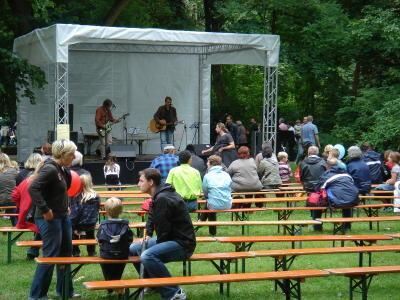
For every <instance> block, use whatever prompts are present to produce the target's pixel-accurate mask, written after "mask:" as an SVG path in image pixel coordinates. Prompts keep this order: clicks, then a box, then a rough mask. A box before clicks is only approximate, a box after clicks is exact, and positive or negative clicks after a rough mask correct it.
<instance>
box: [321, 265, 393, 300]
mask: <svg viewBox="0 0 400 300" xmlns="http://www.w3.org/2000/svg"><path fill="white" fill-rule="evenodd" d="M325 271H327V272H329V273H330V274H331V275H340V276H345V277H348V278H349V280H350V291H349V296H350V299H353V294H354V292H355V291H357V290H359V291H360V292H361V295H362V299H363V300H367V298H368V289H369V286H370V284H371V281H372V278H373V277H374V276H376V275H380V274H390V273H399V272H400V266H399V265H397V266H379V267H359V268H337V269H326V270H325Z"/></svg>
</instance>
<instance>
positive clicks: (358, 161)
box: [347, 146, 371, 195]
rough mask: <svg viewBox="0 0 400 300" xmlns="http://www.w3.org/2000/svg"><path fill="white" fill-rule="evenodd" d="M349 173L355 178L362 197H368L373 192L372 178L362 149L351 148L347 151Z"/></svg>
mask: <svg viewBox="0 0 400 300" xmlns="http://www.w3.org/2000/svg"><path fill="white" fill-rule="evenodd" d="M347 157H348V160H347V172H348V173H349V175H350V176H351V177H352V178H353V180H354V184H355V185H356V187H357V188H358V191H359V193H360V195H366V194H368V193H369V192H370V190H371V177H370V175H369V168H368V165H367V164H366V163H365V162H364V161H363V160H362V152H361V149H360V147H358V146H351V147H350V148H349V149H348V150H347Z"/></svg>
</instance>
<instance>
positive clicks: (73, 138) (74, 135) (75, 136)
mask: <svg viewBox="0 0 400 300" xmlns="http://www.w3.org/2000/svg"><path fill="white" fill-rule="evenodd" d="M69 140H70V141H73V142H74V143H75V145H78V132H76V131H70V133H69Z"/></svg>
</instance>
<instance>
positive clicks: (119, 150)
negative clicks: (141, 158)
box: [110, 144, 136, 158]
mask: <svg viewBox="0 0 400 300" xmlns="http://www.w3.org/2000/svg"><path fill="white" fill-rule="evenodd" d="M110 152H111V154H112V155H113V156H115V157H118V158H136V152H135V147H134V146H133V145H125V144H121V145H118V144H112V145H110Z"/></svg>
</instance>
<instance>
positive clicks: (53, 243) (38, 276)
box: [29, 140, 80, 300]
mask: <svg viewBox="0 0 400 300" xmlns="http://www.w3.org/2000/svg"><path fill="white" fill-rule="evenodd" d="M75 151H76V146H75V144H74V143H73V142H71V141H69V140H58V141H55V142H54V143H53V146H52V153H53V158H49V159H47V160H46V161H45V162H44V165H43V167H42V168H40V170H39V171H38V174H37V176H36V177H35V179H34V180H33V181H32V183H31V185H30V187H29V194H30V195H31V198H32V203H33V204H34V205H35V206H36V211H35V224H36V226H38V228H39V232H40V234H41V236H42V240H43V247H42V252H43V257H60V256H72V227H71V221H70V219H69V217H68V196H67V189H68V187H69V183H70V182H71V177H70V175H69V174H68V173H67V171H66V169H65V167H69V166H70V165H71V163H72V160H73V159H74V158H75V156H74V155H75ZM53 270H54V265H45V264H38V265H37V267H36V272H35V276H34V277H33V281H32V286H31V291H30V295H29V299H32V300H33V299H47V292H48V289H49V286H50V283H51V278H52V276H53ZM64 271H65V269H64V268H63V267H62V266H57V286H56V291H57V294H59V295H61V293H62V285H63V279H64ZM70 286H71V290H70V295H68V296H69V297H71V298H76V297H79V296H80V295H79V294H75V293H74V289H73V286H72V280H71V282H70Z"/></svg>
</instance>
